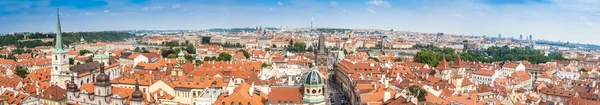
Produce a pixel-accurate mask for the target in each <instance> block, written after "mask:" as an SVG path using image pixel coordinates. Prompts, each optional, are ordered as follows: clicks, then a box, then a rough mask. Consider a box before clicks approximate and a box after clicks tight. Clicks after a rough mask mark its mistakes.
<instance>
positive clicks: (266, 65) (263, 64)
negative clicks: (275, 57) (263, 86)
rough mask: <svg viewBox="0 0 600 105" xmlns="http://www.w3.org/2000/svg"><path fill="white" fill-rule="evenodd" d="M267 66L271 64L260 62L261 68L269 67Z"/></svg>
mask: <svg viewBox="0 0 600 105" xmlns="http://www.w3.org/2000/svg"><path fill="white" fill-rule="evenodd" d="M269 66H271V65H269V64H267V63H262V67H263V68H265V67H269Z"/></svg>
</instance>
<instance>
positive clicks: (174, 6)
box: [172, 4, 181, 8]
mask: <svg viewBox="0 0 600 105" xmlns="http://www.w3.org/2000/svg"><path fill="white" fill-rule="evenodd" d="M172 8H181V5H180V4H175V5H173V6H172Z"/></svg>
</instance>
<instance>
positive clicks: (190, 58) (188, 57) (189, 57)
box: [183, 55, 195, 61]
mask: <svg viewBox="0 0 600 105" xmlns="http://www.w3.org/2000/svg"><path fill="white" fill-rule="evenodd" d="M183 57H184V58H185V60H187V61H192V60H195V58H194V56H192V55H185V56H183Z"/></svg>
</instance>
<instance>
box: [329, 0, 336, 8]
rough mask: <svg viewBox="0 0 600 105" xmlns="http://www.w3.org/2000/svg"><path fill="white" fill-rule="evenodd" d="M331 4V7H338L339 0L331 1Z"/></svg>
mask: <svg viewBox="0 0 600 105" xmlns="http://www.w3.org/2000/svg"><path fill="white" fill-rule="evenodd" d="M329 5H330V6H331V7H336V6H337V5H338V4H337V2H335V1H331V2H329Z"/></svg>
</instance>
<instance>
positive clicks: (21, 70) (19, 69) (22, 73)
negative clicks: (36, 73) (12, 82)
mask: <svg viewBox="0 0 600 105" xmlns="http://www.w3.org/2000/svg"><path fill="white" fill-rule="evenodd" d="M15 71H16V72H17V75H19V77H21V78H25V77H27V75H29V72H28V71H27V69H26V68H24V67H21V66H17V67H16V69H15Z"/></svg>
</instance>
